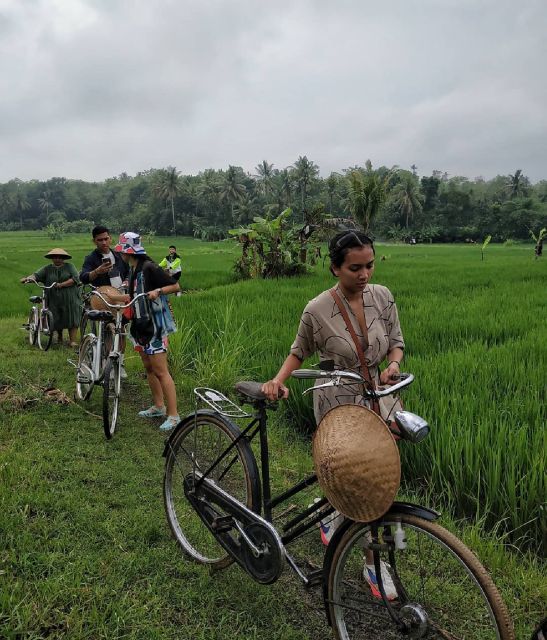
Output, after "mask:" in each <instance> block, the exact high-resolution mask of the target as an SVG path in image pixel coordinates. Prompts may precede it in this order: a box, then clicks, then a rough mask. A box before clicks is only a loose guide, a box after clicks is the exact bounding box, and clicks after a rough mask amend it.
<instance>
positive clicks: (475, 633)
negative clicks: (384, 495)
mask: <svg viewBox="0 0 547 640" xmlns="http://www.w3.org/2000/svg"><path fill="white" fill-rule="evenodd" d="M398 523H400V524H401V526H402V527H403V530H404V533H405V537H406V545H407V546H406V549H404V550H394V555H391V557H390V556H389V554H387V553H385V552H382V555H383V558H382V559H383V560H384V562H386V563H387V565H388V567H387V568H388V571H389V574H390V576H391V578H392V579H393V582H394V584H395V586H396V588H397V592H398V598H397V600H395V601H394V602H393V606H394V608H395V609H396V610H397V611H398V612H399V614H400V615H401V616H402V618H403V620H404V621H405V622H406V623H407V625H408V626H409V627H410V629H411V631H410V637H413V638H426V639H427V640H433V639H438V640H441V639H442V640H446V639H447V638H450V640H514V634H513V630H512V624H511V621H510V618H509V614H508V612H507V609H506V608H505V605H504V603H503V601H502V599H501V597H500V595H499V593H498V591H497V589H496V587H495V586H494V583H493V582H492V579H491V578H490V576H489V575H488V573H487V571H486V569H485V568H484V567H483V566H482V564H481V563H480V562H479V560H478V559H477V558H476V557H475V556H474V555H473V553H471V551H470V550H469V549H468V548H467V547H466V546H465V545H464V544H463V543H462V542H461V541H460V540H458V539H457V538H456V537H455V536H454V535H452V534H451V533H450V532H448V531H446V529H443V527H441V526H439V525H438V524H436V523H433V522H428V521H427V520H423V519H421V518H418V517H415V516H410V515H403V514H392V515H390V516H386V517H385V518H384V519H382V520H381V521H380V522H379V528H380V532H379V534H380V535H379V538H380V540H379V541H380V542H383V543H385V544H386V545H387V546H391V547H393V544H392V540H393V538H390V536H392V535H393V533H394V531H395V530H396V528H397V524H398ZM369 532H370V525H369V524H363V523H353V524H352V525H350V526H349V528H348V529H347V531H345V533H344V534H343V535H342V537H341V539H340V541H339V543H338V544H337V547H336V549H335V550H334V553H333V555H332V562H331V564H330V568H329V573H328V579H327V585H326V597H327V603H328V610H329V615H330V620H331V624H332V628H333V631H334V637H335V638H337V639H338V640H342V639H344V640H350V639H351V640H353V639H357V638H374V637H382V638H390V639H391V638H402V637H407V638H408V637H409V630H408V629H407V631H406V632H403V631H401V630H398V629H397V628H396V625H395V623H394V622H393V621H392V620H391V618H390V617H389V615H388V613H387V610H386V608H385V606H384V604H383V601H382V600H381V599H380V600H379V599H377V598H375V597H374V596H373V595H372V593H371V591H370V588H369V586H368V583H367V582H366V581H365V580H364V578H363V568H364V553H365V551H364V550H365V547H366V546H367V544H368V542H367V536H369ZM390 562H391V564H390Z"/></svg>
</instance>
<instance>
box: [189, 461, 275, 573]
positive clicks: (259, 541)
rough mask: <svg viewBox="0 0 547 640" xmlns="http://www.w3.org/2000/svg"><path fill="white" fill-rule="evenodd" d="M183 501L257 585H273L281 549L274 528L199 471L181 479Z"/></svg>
mask: <svg viewBox="0 0 547 640" xmlns="http://www.w3.org/2000/svg"><path fill="white" fill-rule="evenodd" d="M184 493H185V495H186V498H187V499H188V501H189V502H190V504H191V505H192V507H193V508H194V509H195V511H196V512H197V514H198V515H199V517H200V518H201V519H202V521H203V522H204V524H205V525H206V526H207V528H208V529H209V530H210V531H211V533H212V534H213V535H214V536H215V538H216V539H217V541H218V542H219V543H220V545H222V547H223V548H224V549H226V551H227V552H228V553H229V554H230V555H231V556H232V557H233V558H234V560H235V561H236V562H237V563H238V564H239V565H240V566H241V567H242V568H243V569H244V570H245V571H246V572H247V573H248V574H249V575H250V576H251V577H252V578H253V580H255V581H256V582H259V583H260V584H271V583H272V582H275V581H276V580H277V579H278V578H279V576H280V575H281V572H282V570H283V558H284V555H285V550H284V547H283V543H282V542H281V538H280V537H279V534H278V533H277V531H276V530H275V528H274V527H273V526H272V525H271V524H270V523H269V522H268V521H267V520H264V518H262V517H261V516H259V515H258V514H256V513H254V512H253V511H251V510H250V509H249V508H248V507H246V506H245V505H244V504H243V503H242V502H239V500H236V499H235V498H234V497H233V496H231V495H230V494H228V493H226V491H224V490H223V489H221V488H220V487H219V486H217V485H216V484H215V483H214V481H212V480H210V479H209V478H204V477H203V476H202V475H201V474H200V473H199V472H197V471H196V472H195V473H190V474H188V475H187V476H186V478H185V479H184Z"/></svg>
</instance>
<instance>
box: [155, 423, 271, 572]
mask: <svg viewBox="0 0 547 640" xmlns="http://www.w3.org/2000/svg"><path fill="white" fill-rule="evenodd" d="M240 433H241V432H240V429H239V428H238V427H237V425H235V424H234V423H233V422H231V421H229V420H227V419H226V418H224V417H222V416H219V415H218V414H214V413H211V412H205V411H204V412H198V413H197V414H196V415H195V416H194V415H191V416H188V417H187V418H186V419H185V420H184V421H183V422H182V423H180V425H179V426H178V427H177V430H176V431H175V432H174V433H173V435H172V436H171V438H170V439H169V442H168V444H167V454H166V460H165V470H164V476H163V499H164V507H165V513H166V516H167V522H168V523H169V527H170V529H171V532H172V533H173V536H174V537H175V539H176V541H177V543H178V544H179V546H180V547H181V549H182V551H183V552H184V553H185V555H186V556H187V557H188V558H190V559H191V560H193V561H194V562H197V563H199V564H204V565H208V566H210V567H211V568H214V569H223V568H225V567H227V566H228V565H230V564H231V563H232V562H233V560H232V558H231V556H229V555H228V554H227V553H226V551H225V550H224V549H223V548H222V547H221V546H220V545H219V543H218V542H217V541H216V539H215V537H214V536H213V534H212V533H211V532H210V531H209V529H208V528H207V526H206V525H205V524H204V523H203V521H202V520H201V518H200V517H199V515H198V514H197V513H196V512H195V511H194V509H193V507H192V506H191V504H190V502H188V500H187V498H186V496H185V493H184V488H183V480H184V478H185V477H186V476H187V475H188V474H189V473H192V470H193V462H192V460H195V461H196V465H197V467H198V468H199V471H201V472H202V473H204V472H205V471H207V470H208V469H209V467H210V466H211V464H212V463H213V461H214V460H216V459H217V458H218V457H219V455H220V454H221V453H222V452H223V451H224V450H225V449H226V448H227V447H228V446H229V445H230V444H231V443H233V442H234V440H236V438H237V437H238V436H239V435H240ZM209 477H211V478H212V479H213V480H214V481H215V483H216V484H217V485H218V486H220V487H222V488H223V489H224V490H225V491H227V492H228V493H229V494H230V495H232V496H234V497H235V498H237V499H238V500H240V502H243V504H245V505H246V506H247V507H249V508H250V509H252V510H253V511H257V512H259V509H260V484H259V475H258V468H257V465H256V460H255V457H254V455H253V452H252V449H251V447H250V445H249V444H248V442H247V441H246V440H244V439H242V440H240V441H239V442H238V443H237V445H235V447H234V449H233V450H232V452H231V453H230V454H229V456H228V457H227V459H226V460H224V461H223V462H222V463H221V464H220V465H219V467H218V468H217V469H215V470H213V472H212V473H211V475H210V476H209Z"/></svg>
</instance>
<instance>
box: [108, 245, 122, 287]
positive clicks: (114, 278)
mask: <svg viewBox="0 0 547 640" xmlns="http://www.w3.org/2000/svg"><path fill="white" fill-rule="evenodd" d="M105 258H109V260H110V264H111V265H112V269H111V270H110V271H109V273H108V275H109V276H110V285H111V286H112V287H114V288H115V289H121V286H122V278H121V276H120V272H119V270H118V267H117V266H116V260H115V259H114V254H113V253H112V251H109V252H108V253H103V260H104V259H105Z"/></svg>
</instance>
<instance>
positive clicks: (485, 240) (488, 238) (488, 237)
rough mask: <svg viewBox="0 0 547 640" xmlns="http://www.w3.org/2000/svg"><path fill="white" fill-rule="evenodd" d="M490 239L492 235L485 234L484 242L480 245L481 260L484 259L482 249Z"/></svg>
mask: <svg viewBox="0 0 547 640" xmlns="http://www.w3.org/2000/svg"><path fill="white" fill-rule="evenodd" d="M490 240H492V236H490V235H488V236H486V238H485V239H484V242H483V243H482V247H481V260H484V250H485V249H486V247H487V246H488V245H489V244H490Z"/></svg>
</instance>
